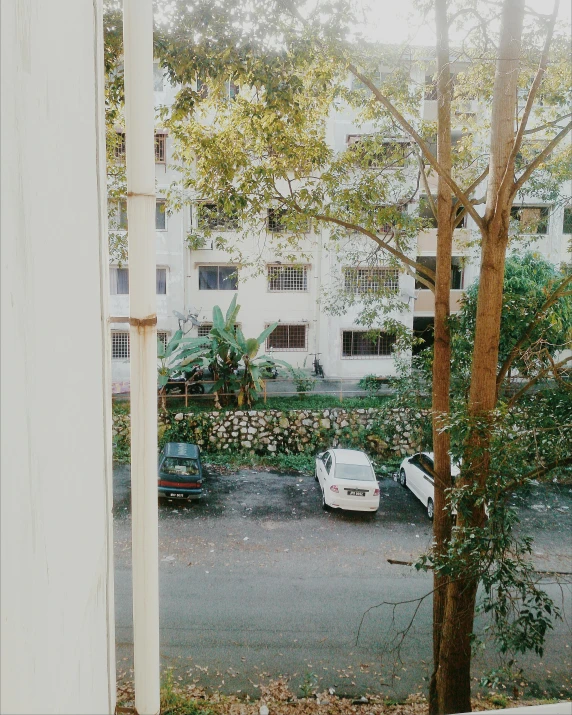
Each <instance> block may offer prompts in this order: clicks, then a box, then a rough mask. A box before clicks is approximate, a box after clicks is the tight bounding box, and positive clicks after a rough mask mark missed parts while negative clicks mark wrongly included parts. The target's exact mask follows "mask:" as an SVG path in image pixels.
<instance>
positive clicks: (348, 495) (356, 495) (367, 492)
mask: <svg viewBox="0 0 572 715" xmlns="http://www.w3.org/2000/svg"><path fill="white" fill-rule="evenodd" d="M315 478H316V481H317V482H319V483H320V487H321V488H322V505H323V507H324V509H329V508H330V507H334V508H336V509H351V510H352V511H368V512H370V513H375V512H376V511H377V510H378V509H379V485H378V483H377V480H376V478H375V472H374V471H373V467H372V465H371V462H370V460H369V457H368V456H367V454H364V453H363V452H359V451H358V450H356V449H329V450H328V451H327V452H323V453H322V454H319V455H318V456H317V457H316V474H315Z"/></svg>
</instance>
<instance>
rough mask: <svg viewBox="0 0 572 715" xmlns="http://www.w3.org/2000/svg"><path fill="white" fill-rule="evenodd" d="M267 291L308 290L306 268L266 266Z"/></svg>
mask: <svg viewBox="0 0 572 715" xmlns="http://www.w3.org/2000/svg"><path fill="white" fill-rule="evenodd" d="M268 290H269V291H271V292H282V291H306V290H308V270H307V266H268Z"/></svg>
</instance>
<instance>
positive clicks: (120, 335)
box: [111, 330, 129, 360]
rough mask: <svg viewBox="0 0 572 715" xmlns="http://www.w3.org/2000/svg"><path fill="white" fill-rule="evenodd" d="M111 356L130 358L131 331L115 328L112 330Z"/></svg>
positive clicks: (113, 357)
mask: <svg viewBox="0 0 572 715" xmlns="http://www.w3.org/2000/svg"><path fill="white" fill-rule="evenodd" d="M111 357H112V359H113V360H126V359H128V358H129V333H128V332H119V331H118V330H113V331H112V332H111Z"/></svg>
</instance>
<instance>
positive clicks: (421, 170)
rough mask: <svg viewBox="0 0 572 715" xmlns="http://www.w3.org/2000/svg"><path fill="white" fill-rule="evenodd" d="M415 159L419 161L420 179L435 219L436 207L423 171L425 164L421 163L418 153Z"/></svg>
mask: <svg viewBox="0 0 572 715" xmlns="http://www.w3.org/2000/svg"><path fill="white" fill-rule="evenodd" d="M417 161H418V162H419V171H420V173H421V179H422V180H423V188H424V189H425V193H426V194H427V202H428V204H429V206H430V208H431V213H432V214H433V216H435V219H437V207H436V206H435V201H433V195H432V194H431V189H430V188H429V181H428V179H427V173H426V171H425V164H424V163H423V159H422V157H421V155H420V154H418V155H417Z"/></svg>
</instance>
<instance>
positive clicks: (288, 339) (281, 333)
mask: <svg viewBox="0 0 572 715" xmlns="http://www.w3.org/2000/svg"><path fill="white" fill-rule="evenodd" d="M306 328H307V326H306V325H277V326H276V328H274V330H273V331H272V333H271V334H270V335H269V336H268V337H267V338H266V349H267V350H271V349H272V350H307V349H308V348H307V330H306Z"/></svg>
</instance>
